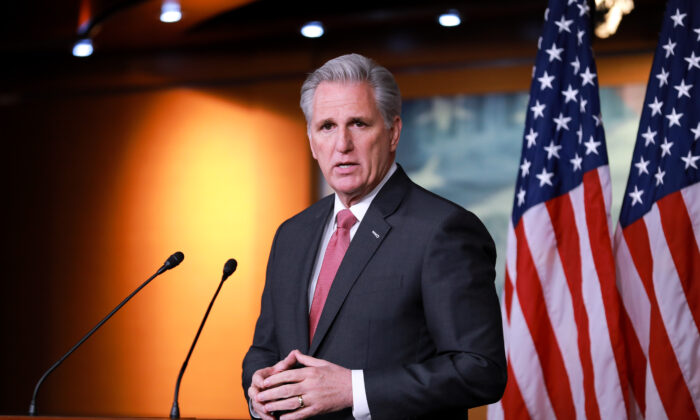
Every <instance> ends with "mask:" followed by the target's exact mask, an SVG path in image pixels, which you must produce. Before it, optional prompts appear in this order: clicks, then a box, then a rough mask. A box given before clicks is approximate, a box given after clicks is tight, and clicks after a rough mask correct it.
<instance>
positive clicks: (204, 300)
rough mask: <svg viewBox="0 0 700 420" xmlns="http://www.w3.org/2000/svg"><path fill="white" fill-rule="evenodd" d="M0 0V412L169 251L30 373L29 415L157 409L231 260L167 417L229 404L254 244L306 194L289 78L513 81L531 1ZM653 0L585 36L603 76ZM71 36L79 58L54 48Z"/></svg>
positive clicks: (641, 36) (451, 83)
mask: <svg viewBox="0 0 700 420" xmlns="http://www.w3.org/2000/svg"><path fill="white" fill-rule="evenodd" d="M6 3H8V4H5V5H3V6H1V7H2V8H4V9H5V10H3V13H0V16H2V18H0V19H2V20H3V21H4V22H3V23H4V24H3V25H2V26H3V29H2V33H1V35H2V36H1V37H0V38H2V41H1V42H0V52H2V53H3V54H4V55H5V57H6V59H5V60H4V62H5V64H4V65H3V66H2V69H0V79H1V80H0V139H1V142H2V143H1V144H2V146H3V153H1V154H0V156H2V160H1V161H0V162H1V163H0V171H2V177H1V179H2V184H1V185H2V191H3V196H4V198H5V199H4V200H3V203H4V204H2V206H0V207H1V208H2V220H3V226H4V228H3V234H2V242H3V253H2V266H3V267H2V277H3V283H2V284H3V287H2V289H3V292H2V294H1V295H0V299H1V301H0V314H1V318H0V322H1V327H0V328H1V329H0V338H1V340H2V346H0V348H1V349H2V350H1V353H0V413H1V414H11V413H14V414H20V413H24V412H26V409H27V405H28V403H29V400H30V398H31V392H32V389H33V386H34V384H35V382H36V380H38V378H39V377H40V376H41V373H42V372H43V371H44V370H45V369H46V368H48V367H49V366H50V365H51V364H52V363H53V362H54V361H55V360H56V359H57V358H58V357H60V356H61V355H62V354H63V353H64V352H65V351H66V350H67V349H68V348H69V347H70V346H71V345H72V344H73V343H75V342H76V341H77V340H78V339H79V338H80V337H82V335H83V334H85V333H86V332H87V331H88V330H89V329H90V328H91V327H92V326H94V325H95V324H96V323H97V322H98V321H99V319H100V318H101V317H102V316H104V315H105V314H106V313H107V312H108V311H109V310H110V309H111V308H112V307H113V306H115V305H116V304H117V303H118V302H119V301H121V299H123V298H124V297H125V296H126V295H127V294H128V293H130V292H131V291H132V290H133V289H134V288H135V287H137V286H138V285H139V284H141V282H143V281H144V280H145V279H146V278H147V277H148V276H150V275H151V274H152V273H153V272H155V270H156V269H157V268H158V267H160V265H161V264H162V263H163V261H164V260H165V259H166V258H167V257H168V256H169V255H170V254H171V253H173V252H174V251H177V250H180V251H182V252H184V254H185V260H184V262H183V263H182V264H181V266H180V267H178V268H176V269H174V270H172V271H169V272H166V273H165V274H164V275H162V276H161V277H159V278H158V279H156V280H154V281H153V283H152V284H150V285H149V286H148V287H147V288H145V289H144V290H143V291H142V292H141V293H140V294H139V295H137V296H136V297H135V298H134V299H133V300H132V301H131V302H129V304H128V305H127V306H125V307H124V308H123V310H122V311H121V312H120V313H118V314H117V315H116V316H115V317H114V318H113V319H112V320H111V321H110V322H109V323H108V324H106V325H105V326H104V327H103V329H102V330H100V331H99V332H98V333H97V334H96V335H95V336H94V337H93V338H92V339H91V340H90V341H88V342H87V343H86V344H85V345H84V346H83V347H81V348H80V349H79V350H78V351H77V353H76V354H74V355H73V356H72V357H71V358H70V359H68V360H67V361H66V363H65V364H64V365H63V366H61V367H60V368H59V369H58V370H57V371H56V372H55V373H54V374H52V376H50V377H49V379H48V380H47V381H46V382H45V384H44V386H43V388H42V391H41V393H40V394H39V399H38V411H39V413H41V414H52V415H59V414H61V415H72V414H79V415H118V416H167V414H168V412H169V408H170V404H171V401H172V393H173V387H174V384H175V379H176V377H177V373H178V371H179V368H180V365H181V363H182V361H183V359H184V357H185V355H186V353H187V350H188V347H189V345H190V343H191V340H192V339H193V337H194V334H195V332H196V330H197V327H198V325H199V322H200V320H201V317H202V315H203V314H204V310H205V309H206V306H207V304H208V301H209V299H210V298H211V297H212V295H213V293H214V291H215V289H216V286H217V284H218V281H219V279H220V275H221V269H222V267H223V264H224V262H225V261H226V260H227V259H228V258H231V257H233V258H236V259H237V260H238V263H239V265H238V267H239V268H238V270H237V272H236V273H235V274H234V275H233V276H232V277H231V278H230V279H229V280H227V282H226V284H225V285H224V288H223V289H222V292H221V294H220V296H219V299H218V301H217V303H216V304H215V306H214V308H213V311H212V314H211V315H210V318H209V321H208V324H207V325H206V327H205V329H204V331H203V334H202V337H201V339H200V342H199V344H198V347H197V349H196V350H195V353H194V355H193V357H192V360H191V361H190V364H189V368H188V371H187V373H186V374H185V377H184V380H183V384H182V389H181V391H180V409H181V413H182V415H183V417H205V418H206V417H213V418H236V417H239V418H241V417H245V416H246V415H247V407H246V404H245V400H244V398H243V394H242V390H241V387H240V374H241V361H242V357H243V355H244V353H245V351H246V350H247V347H248V346H249V345H250V342H251V339H252V331H253V327H254V322H255V319H256V317H257V313H258V310H259V298H260V294H261V291H262V286H263V283H264V270H265V264H266V260H267V254H268V251H269V247H270V244H271V241H272V237H273V235H274V232H275V230H276V228H277V226H278V225H279V224H280V223H281V222H282V221H283V220H285V219H286V218H288V217H290V216H292V215H293V214H295V213H296V212H298V211H300V210H302V209H303V208H305V207H306V206H307V205H309V204H310V203H312V202H313V201H314V200H315V199H316V197H317V185H318V182H317V176H318V175H317V172H316V170H315V166H314V165H315V163H314V162H313V159H312V158H311V156H310V153H309V152H308V146H307V139H306V133H305V131H306V130H305V123H304V119H303V115H302V114H301V111H300V110H299V108H298V91H299V87H300V85H301V83H302V81H303V79H304V77H305V75H306V74H307V73H308V72H310V71H312V70H313V69H314V68H316V67H317V66H319V65H321V64H322V63H323V62H325V61H326V60H327V59H329V58H332V57H334V56H336V55H339V54H342V53H347V52H358V53H362V54H365V55H368V56H370V57H373V58H375V59H376V60H378V61H379V62H380V63H382V64H383V65H385V66H387V67H388V68H389V69H390V70H391V71H393V72H394V73H395V75H396V77H397V80H398V82H399V85H400V87H401V90H402V93H403V94H404V96H405V97H406V98H409V99H410V98H420V97H429V96H435V95H453V94H469V93H489V92H509V91H522V90H527V89H528V88H529V84H530V77H531V68H532V64H533V61H534V56H535V52H536V47H537V36H538V31H539V28H540V27H541V24H542V14H543V12H544V9H545V7H546V2H544V1H525V2H518V1H505V0H504V1H499V2H494V3H493V4H492V5H489V6H485V5H483V4H481V3H480V2H476V1H463V2H437V3H436V2H417V1H416V2H407V3H403V2H402V5H401V6H396V5H394V4H392V2H362V1H360V2H358V3H357V5H356V8H357V10H351V11H348V10H346V9H347V8H345V7H343V8H340V7H339V6H331V5H327V6H324V7H312V6H310V5H304V4H301V2H271V1H266V0H260V1H254V2H248V1H228V2H227V1H218V0H206V1H199V2H196V1H194V0H193V1H182V2H181V6H182V10H183V18H182V20H181V21H180V22H177V23H173V24H170V26H168V24H164V23H161V22H159V21H158V13H159V11H160V8H161V6H162V2H159V1H118V0H95V1H87V0H85V1H81V0H75V1H58V2H55V1H38V2H31V3H32V4H31V5H28V4H21V2H6ZM661 3H662V2H652V1H646V2H645V1H641V0H638V1H637V4H636V9H635V11H633V12H632V13H630V15H629V16H628V17H626V18H625V20H623V22H622V24H621V26H620V30H619V33H618V34H616V35H615V36H612V37H610V38H608V39H604V40H603V39H596V40H594V42H593V46H594V50H595V52H596V54H597V59H598V68H599V81H600V84H601V85H615V84H624V83H628V82H629V83H632V82H635V83H646V80H647V78H648V74H649V69H650V66H651V56H652V52H653V48H654V47H655V44H656V36H657V33H658V30H659V27H660V19H661V16H662V10H663V4H661ZM450 8H455V9H458V10H460V11H461V12H462V16H463V20H464V23H463V25H462V26H461V27H459V28H440V27H439V26H437V25H436V24H435V19H434V18H432V17H431V18H430V19H428V18H427V17H425V16H429V17H430V16H433V15H435V14H437V13H438V12H439V10H443V9H444V10H448V9H450ZM593 8H594V6H593ZM38 11H39V12H41V13H38ZM268 12H269V14H271V17H269V20H265V19H267V18H266V16H267V13H268ZM601 13H602V12H601ZM635 13H636V15H635ZM313 19H324V20H325V21H326V22H328V23H327V25H326V26H327V27H326V30H327V36H326V37H322V38H319V39H315V40H310V39H304V38H302V37H301V36H300V35H299V34H298V28H299V27H300V26H301V24H303V23H304V22H306V21H308V20H313ZM625 25H627V26H625ZM450 31H451V32H450ZM83 35H89V36H90V37H91V38H93V42H94V48H95V52H94V53H93V55H92V56H90V57H86V58H76V57H72V56H71V55H70V50H71V47H72V45H73V42H74V41H76V40H77V39H78V38H81V37H82V36H83ZM513 141H514V142H517V143H519V142H521V141H522V139H521V138H515V139H513ZM608 141H609V142H610V141H612V139H609V140H608ZM476 414H477V415H483V413H481V412H479V413H476ZM477 418H478V417H477Z"/></svg>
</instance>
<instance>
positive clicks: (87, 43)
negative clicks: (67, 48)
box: [73, 38, 93, 57]
mask: <svg viewBox="0 0 700 420" xmlns="http://www.w3.org/2000/svg"><path fill="white" fill-rule="evenodd" d="M92 51H93V48H92V40H90V38H85V39H81V40H80V41H78V42H76V43H75V45H73V55H74V56H76V57H88V56H90V55H92Z"/></svg>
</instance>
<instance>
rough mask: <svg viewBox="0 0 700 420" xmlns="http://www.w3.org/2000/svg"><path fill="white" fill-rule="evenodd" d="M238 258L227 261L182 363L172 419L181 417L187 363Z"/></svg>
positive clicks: (171, 411) (171, 412) (171, 410)
mask: <svg viewBox="0 0 700 420" xmlns="http://www.w3.org/2000/svg"><path fill="white" fill-rule="evenodd" d="M236 265H237V263H236V260H234V259H230V260H228V261H227V262H226V264H225V266H224V274H223V276H221V281H220V282H219V287H217V288H216V293H214V297H213V298H212V299H211V302H209V306H208V307H207V311H206V312H205V313H204V318H203V319H202V323H201V324H199V329H198V330H197V335H195V336H194V341H193V342H192V345H191V346H190V351H189V352H188V353H187V357H186V358H185V361H184V363H182V367H181V368H180V374H179V375H177V382H176V383H175V396H174V397H173V405H172V407H171V408H170V418H171V419H179V418H180V405H179V404H178V399H179V396H180V382H181V381H182V376H183V375H184V374H185V369H186V368H187V363H189V361H190V356H192V351H193V350H194V346H195V345H196V344H197V340H199V335H200V334H201V333H202V328H204V323H205V322H207V317H209V312H211V308H212V306H214V301H215V300H216V297H217V296H218V295H219V292H220V291H221V286H223V285H224V281H226V279H227V278H228V276H230V275H231V274H233V272H234V271H235V270H236Z"/></svg>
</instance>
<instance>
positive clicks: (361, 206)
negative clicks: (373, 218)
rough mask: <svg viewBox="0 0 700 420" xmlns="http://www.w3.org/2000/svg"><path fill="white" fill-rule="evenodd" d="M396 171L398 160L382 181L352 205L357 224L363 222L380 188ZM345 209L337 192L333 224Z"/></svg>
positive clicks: (351, 208) (351, 209)
mask: <svg viewBox="0 0 700 420" xmlns="http://www.w3.org/2000/svg"><path fill="white" fill-rule="evenodd" d="M394 172H396V162H393V163H392V164H391V167H390V168H389V171H387V173H386V175H384V178H383V179H382V181H381V182H380V183H379V184H378V185H377V186H376V187H374V189H373V190H372V191H370V193H369V194H367V195H366V196H364V197H362V199H361V200H360V201H358V202H357V203H355V204H353V205H352V206H350V211H351V212H352V214H353V216H355V218H356V219H357V224H358V225H359V224H360V222H362V218H363V217H365V213H367V209H369V205H370V204H372V200H374V197H376V196H377V194H378V193H379V190H381V189H382V187H383V186H384V184H386V182H387V181H388V180H389V178H391V176H392V175H393V174H394ZM343 209H345V205H344V204H343V202H342V201H340V198H338V194H335V205H334V206H333V219H332V220H333V224H334V225H335V217H336V216H337V215H338V212H340V211H341V210H343Z"/></svg>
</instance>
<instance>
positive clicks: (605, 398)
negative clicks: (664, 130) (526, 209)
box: [569, 166, 626, 418]
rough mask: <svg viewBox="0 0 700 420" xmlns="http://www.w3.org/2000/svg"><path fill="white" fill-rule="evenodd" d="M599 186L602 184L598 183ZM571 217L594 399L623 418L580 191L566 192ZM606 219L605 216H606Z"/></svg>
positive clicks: (607, 413) (604, 411)
mask: <svg viewBox="0 0 700 420" xmlns="http://www.w3.org/2000/svg"><path fill="white" fill-rule="evenodd" d="M603 169H607V166H605V167H601V168H598V174H599V176H601V175H603V173H607V171H606V170H603ZM601 183H602V182H601ZM569 198H570V200H571V205H572V207H573V209H574V218H575V220H576V227H577V229H578V232H579V249H580V252H581V289H582V293H583V301H584V305H585V307H586V313H587V315H588V335H589V337H590V340H591V342H590V349H591V360H592V362H593V374H594V384H595V390H596V397H597V400H598V405H599V407H600V412H601V414H604V416H603V417H605V416H614V417H615V418H624V417H625V412H626V408H625V403H624V398H623V395H622V392H623V391H622V386H621V385H620V376H619V375H618V373H617V372H618V370H617V364H616V362H615V354H614V353H613V350H612V344H611V342H610V332H609V330H608V323H607V318H606V316H605V305H604V304H603V295H602V292H601V287H600V280H599V278H598V272H597V271H596V266H595V262H594V260H593V253H592V251H591V243H590V238H589V236H588V225H587V223H586V207H585V198H584V190H583V188H575V189H573V190H571V192H570V193H569ZM608 220H609V217H608Z"/></svg>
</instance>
